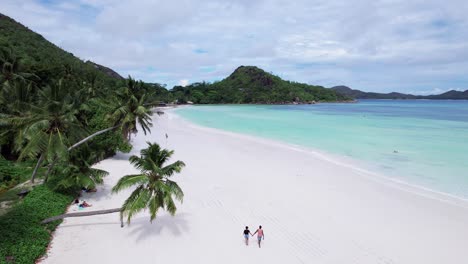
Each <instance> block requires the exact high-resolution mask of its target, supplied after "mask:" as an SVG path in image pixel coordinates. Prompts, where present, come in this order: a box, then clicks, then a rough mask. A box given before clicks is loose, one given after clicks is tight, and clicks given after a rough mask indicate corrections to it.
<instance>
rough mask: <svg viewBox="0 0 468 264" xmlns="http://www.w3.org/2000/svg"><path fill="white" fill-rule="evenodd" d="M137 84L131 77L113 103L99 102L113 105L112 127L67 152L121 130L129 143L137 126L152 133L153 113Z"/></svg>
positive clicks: (84, 140)
mask: <svg viewBox="0 0 468 264" xmlns="http://www.w3.org/2000/svg"><path fill="white" fill-rule="evenodd" d="M136 83H138V82H135V81H134V80H133V79H132V78H131V77H129V79H128V80H127V86H126V87H122V88H121V89H119V90H118V91H116V94H117V96H116V98H112V99H113V100H111V102H104V101H103V100H101V101H99V103H101V104H108V105H113V107H112V108H113V110H112V111H111V113H110V114H108V115H107V119H108V120H109V121H110V123H111V124H112V125H111V126H110V127H108V128H105V129H102V130H100V131H97V132H95V133H93V134H91V135H89V136H87V137H85V138H83V139H81V140H79V141H78V142H76V143H74V144H73V145H71V146H70V147H68V149H67V151H68V152H70V151H71V150H73V149H75V148H77V147H78V146H80V145H81V144H83V143H86V142H88V141H89V140H91V139H93V138H94V137H96V136H98V135H101V134H104V133H106V132H108V131H112V130H116V129H119V128H120V129H121V131H122V137H123V138H124V140H127V141H129V140H130V135H131V133H137V132H138V130H137V124H139V125H140V127H141V128H142V129H143V132H144V133H145V135H146V133H147V132H149V131H150V127H151V126H152V125H153V124H152V122H151V115H152V111H151V109H150V108H148V107H147V105H148V103H147V102H146V101H145V100H146V97H145V95H144V94H141V95H136V94H135V93H136V92H139V91H140V90H139V88H138V89H137V88H136V86H137V85H136ZM134 92H135V93H134ZM115 100H116V101H117V104H115ZM57 160H58V157H57V158H55V159H53V160H52V162H51V163H50V164H49V169H48V170H47V172H46V174H45V177H46V178H47V177H48V175H49V173H50V172H51V171H52V169H53V167H54V166H55V164H56V162H57Z"/></svg>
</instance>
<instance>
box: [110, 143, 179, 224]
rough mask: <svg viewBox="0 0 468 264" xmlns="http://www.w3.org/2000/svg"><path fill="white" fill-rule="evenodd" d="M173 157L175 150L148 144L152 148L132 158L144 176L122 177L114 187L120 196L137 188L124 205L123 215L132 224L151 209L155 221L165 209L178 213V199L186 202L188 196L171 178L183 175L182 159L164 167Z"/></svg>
mask: <svg viewBox="0 0 468 264" xmlns="http://www.w3.org/2000/svg"><path fill="white" fill-rule="evenodd" d="M172 154H174V151H172V150H171V151H170V150H167V149H161V147H160V146H159V145H158V144H152V143H149V142H148V148H146V149H143V150H141V152H140V155H141V156H140V157H138V156H131V157H130V159H129V160H130V163H131V164H133V166H135V167H136V168H137V169H139V170H140V172H141V173H140V174H134V175H126V176H124V177H122V178H121V179H120V180H119V181H118V182H117V184H116V185H115V186H114V188H112V192H114V193H117V192H120V191H122V190H124V189H127V188H129V187H132V186H135V185H137V188H136V189H135V190H134V191H133V192H132V194H131V195H130V196H129V197H128V198H127V200H125V202H124V204H123V205H122V211H121V214H122V216H124V217H125V216H126V217H127V222H128V223H130V220H131V218H132V216H133V215H135V214H136V213H138V212H140V211H141V210H143V209H146V208H148V209H149V212H150V216H151V217H150V220H151V221H153V220H154V219H155V218H156V214H157V212H158V210H159V209H161V208H162V209H165V210H167V211H168V212H169V213H171V214H172V215H174V214H175V212H176V210H177V207H176V205H175V202H174V198H175V199H176V200H178V201H180V202H182V199H183V197H184V193H183V192H182V189H181V188H180V187H179V185H177V183H176V182H174V181H172V180H170V178H171V176H172V175H174V173H179V172H180V171H181V170H182V168H183V167H184V166H185V164H184V163H183V162H182V161H180V160H178V161H176V162H174V163H171V164H169V165H166V166H164V164H165V163H166V162H167V161H168V160H169V159H170V157H171V156H172Z"/></svg>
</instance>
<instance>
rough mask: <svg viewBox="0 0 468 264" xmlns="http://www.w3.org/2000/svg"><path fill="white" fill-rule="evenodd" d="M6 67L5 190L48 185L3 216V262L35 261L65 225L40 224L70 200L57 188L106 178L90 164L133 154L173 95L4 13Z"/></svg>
mask: <svg viewBox="0 0 468 264" xmlns="http://www.w3.org/2000/svg"><path fill="white" fill-rule="evenodd" d="M0 67H1V68H0V69H1V71H0V154H1V155H0V190H1V191H6V190H7V189H8V188H11V187H13V186H15V185H17V184H18V183H21V182H23V181H25V180H26V177H27V178H28V179H31V182H34V179H35V176H36V175H38V176H39V177H44V180H45V181H46V182H47V187H46V186H45V185H40V186H39V187H36V188H35V189H34V190H33V191H32V192H31V193H30V194H29V195H28V196H27V197H26V199H25V200H23V201H20V202H18V203H16V204H15V206H14V207H12V208H10V209H9V211H7V212H6V214H4V215H2V216H1V217H0V238H1V239H0V262H3V261H5V260H6V257H13V258H14V263H33V262H34V260H35V259H36V258H37V257H39V256H41V255H42V254H43V253H44V252H45V250H46V247H47V244H48V242H49V240H50V231H51V230H53V229H54V228H55V226H56V225H57V224H58V223H57V222H55V223H54V224H50V225H48V226H43V225H41V224H40V223H39V222H40V221H42V220H44V219H45V218H48V217H50V216H53V215H57V214H60V213H63V211H64V210H65V207H66V204H68V203H69V202H70V200H71V197H69V196H66V195H62V194H60V193H59V192H57V191H67V192H69V193H74V194H76V193H77V191H78V190H80V189H81V188H83V187H84V188H94V187H96V185H97V184H100V183H102V180H103V177H104V176H105V175H106V174H107V173H106V172H105V171H102V170H97V169H93V168H91V165H92V164H94V163H95V162H97V161H99V160H101V159H103V158H105V157H107V156H109V155H112V154H114V153H115V151H117V150H120V151H129V150H130V148H131V145H130V142H129V140H130V137H131V135H132V134H134V133H136V132H137V131H138V129H139V128H141V129H142V130H143V132H145V133H146V132H147V131H148V130H149V129H150V127H151V126H152V123H151V117H150V116H151V114H152V112H151V107H152V106H153V105H155V104H157V103H158V101H159V99H158V98H159V97H163V98H164V96H168V95H169V92H167V90H165V88H164V87H162V86H161V85H158V84H146V83H143V82H141V81H135V80H133V79H132V78H130V77H129V78H128V79H123V78H121V77H120V76H118V74H116V73H115V72H113V71H112V70H111V69H109V68H106V67H104V66H100V65H97V64H94V63H92V62H83V61H81V60H80V59H78V58H76V57H74V56H73V54H70V53H68V52H65V51H63V50H62V49H60V48H58V47H57V46H55V45H53V44H52V43H50V42H48V41H47V40H45V39H44V38H43V37H42V36H40V35H38V34H36V33H34V32H32V31H30V30H29V29H27V28H26V27H24V26H22V25H20V24H19V23H17V22H15V21H14V20H12V19H10V18H8V17H6V16H4V15H1V14H0ZM28 174H29V175H28ZM28 186H30V185H28ZM49 187H50V189H49ZM17 191H18V190H16V189H12V190H10V191H7V192H6V193H5V195H2V194H1V193H0V195H2V198H4V197H5V196H7V195H6V194H8V196H10V198H11V197H12V195H13V197H14V196H16V192H17ZM11 200H12V199H9V201H11Z"/></svg>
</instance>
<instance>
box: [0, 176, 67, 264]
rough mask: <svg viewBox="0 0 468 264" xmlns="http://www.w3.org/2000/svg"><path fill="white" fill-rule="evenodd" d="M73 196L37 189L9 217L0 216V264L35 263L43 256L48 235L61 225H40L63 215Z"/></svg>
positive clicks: (57, 223)
mask: <svg viewBox="0 0 468 264" xmlns="http://www.w3.org/2000/svg"><path fill="white" fill-rule="evenodd" d="M72 200H73V198H72V196H70V195H65V194H60V193H56V192H53V191H51V190H50V189H49V188H48V187H46V186H43V185H42V186H38V187H36V188H34V189H33V190H32V191H31V193H29V194H28V195H27V196H26V198H24V200H23V201H22V202H21V203H19V204H17V205H16V206H15V207H13V208H12V209H11V210H10V211H9V212H8V213H6V214H5V215H2V216H0V263H6V258H7V257H13V258H14V263H34V262H35V260H36V259H37V258H39V257H41V256H42V255H44V253H45V252H46V249H47V246H48V244H49V242H50V240H51V232H52V231H54V230H55V228H56V227H57V226H58V225H59V224H60V221H55V222H53V223H49V224H47V225H42V224H41V221H42V220H44V219H46V218H48V217H51V216H55V215H59V214H62V213H63V212H64V211H65V209H66V207H67V206H68V205H69V204H70V203H71V201H72Z"/></svg>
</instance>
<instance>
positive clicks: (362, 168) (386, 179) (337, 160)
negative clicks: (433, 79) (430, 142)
mask: <svg viewBox="0 0 468 264" xmlns="http://www.w3.org/2000/svg"><path fill="white" fill-rule="evenodd" d="M377 100H393V99H377ZM408 100H409V99H408ZM420 100H426V99H420ZM427 100H429V99H427ZM430 100H436V99H430ZM183 107H190V106H183ZM176 109H177V108H170V109H166V111H168V112H169V113H170V114H171V115H173V117H172V118H178V119H180V120H181V121H182V122H184V123H185V125H186V126H190V127H193V128H195V129H198V130H204V131H206V132H209V133H215V134H220V135H226V136H230V137H237V138H239V139H243V140H249V141H253V142H258V143H262V144H270V145H275V146H277V147H282V148H286V149H290V150H293V151H298V152H302V153H304V154H307V155H312V156H313V157H315V158H318V159H321V160H323V161H324V162H331V163H334V164H336V165H337V166H343V167H346V168H349V169H351V170H355V171H356V172H358V173H360V174H361V176H362V177H368V178H369V180H373V181H376V182H380V183H381V184H388V185H394V187H395V188H400V189H401V190H404V191H408V192H413V193H414V194H417V195H421V196H424V197H427V198H431V199H436V200H439V201H444V202H447V203H451V204H454V205H458V206H461V207H463V208H466V209H468V198H465V197H461V196H457V195H454V194H451V193H447V192H443V191H439V190H436V189H432V188H430V187H426V186H423V185H418V184H416V183H411V182H408V181H405V180H403V179H398V178H395V177H391V176H387V175H385V174H384V173H381V172H378V171H377V170H376V169H373V168H370V166H369V164H368V162H364V161H358V160H355V159H353V158H350V157H345V156H340V155H338V154H333V153H330V152H326V151H322V150H319V149H314V148H311V147H305V146H300V145H296V144H292V143H288V142H284V141H279V140H275V139H268V138H262V137H258V136H254V135H248V134H242V133H237V132H231V131H227V130H222V129H218V128H213V127H206V126H202V125H198V124H195V123H193V122H191V121H190V120H188V119H186V118H184V117H182V116H180V115H178V114H177V113H174V110H176Z"/></svg>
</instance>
